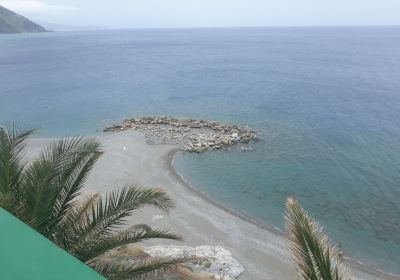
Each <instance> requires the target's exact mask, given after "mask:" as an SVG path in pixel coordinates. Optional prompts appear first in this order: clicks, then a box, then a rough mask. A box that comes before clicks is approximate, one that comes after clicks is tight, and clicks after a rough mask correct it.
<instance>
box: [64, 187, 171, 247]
mask: <svg viewBox="0 0 400 280" xmlns="http://www.w3.org/2000/svg"><path fill="white" fill-rule="evenodd" d="M144 206H153V207H156V208H159V209H162V210H166V211H167V210H169V209H171V208H172V207H173V206H174V204H173V202H172V200H171V199H170V198H169V197H168V196H167V195H166V193H165V192H163V191H161V190H156V189H144V188H139V187H136V186H132V187H125V188H122V189H121V190H118V191H114V192H111V193H110V194H108V195H107V196H106V197H105V198H101V197H100V198H99V199H98V201H97V203H96V204H93V205H92V207H91V209H90V211H89V213H87V214H86V215H85V216H84V217H83V219H82V220H81V222H80V223H79V224H78V226H77V227H75V228H78V231H77V232H74V234H75V235H76V236H77V238H78V239H77V241H78V240H90V239H93V238H100V237H101V236H103V235H108V234H110V233H112V232H113V231H114V230H115V229H116V228H118V227H120V226H121V225H123V224H124V223H125V222H126V220H125V219H126V217H128V216H130V215H131V214H132V212H133V211H134V210H136V209H138V208H141V207H144ZM67 223H68V224H70V222H69V221H67ZM68 227H69V228H73V227H70V226H67V227H66V228H68Z"/></svg>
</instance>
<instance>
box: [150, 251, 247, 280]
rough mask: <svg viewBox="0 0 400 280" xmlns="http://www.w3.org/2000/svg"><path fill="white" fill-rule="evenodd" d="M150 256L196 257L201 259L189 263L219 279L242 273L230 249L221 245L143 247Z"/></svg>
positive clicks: (226, 279) (197, 269)
mask: <svg viewBox="0 0 400 280" xmlns="http://www.w3.org/2000/svg"><path fill="white" fill-rule="evenodd" d="M144 251H145V252H146V253H147V254H149V255H150V256H152V257H198V258H202V259H203V261H201V262H199V263H198V264H193V265H190V267H191V268H192V269H193V270H194V271H196V272H200V273H202V274H204V275H205V276H208V277H210V276H211V277H213V278H215V279H221V280H232V279H236V278H238V277H239V276H240V274H242V273H243V271H244V268H243V266H242V265H241V264H240V263H239V262H238V261H237V260H236V259H234V258H233V257H232V254H231V252H230V251H228V250H226V249H225V248H223V247H221V246H215V247H214V246H197V247H188V246H152V247H147V248H144Z"/></svg>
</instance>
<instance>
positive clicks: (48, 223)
mask: <svg viewBox="0 0 400 280" xmlns="http://www.w3.org/2000/svg"><path fill="white" fill-rule="evenodd" d="M33 132H34V130H27V131H18V130H17V129H16V128H12V129H3V128H0V206H1V207H3V208H4V209H6V210H7V211H9V212H10V213H12V214H13V215H15V216H17V217H18V218H20V219H21V220H22V221H24V222H25V223H27V224H29V225H30V226H31V227H32V228H34V229H35V230H37V231H38V232H40V233H41V234H43V235H44V236H45V237H47V238H48V239H50V240H51V241H53V242H54V243H56V244H57V245H58V246H60V247H61V248H63V249H64V250H66V251H68V252H69V253H70V254H72V255H74V256H75V257H76V258H78V259H79V260H81V261H82V262H85V263H87V264H88V265H89V266H91V267H93V268H94V269H95V270H97V271H98V272H100V273H101V274H103V275H104V276H105V277H107V278H109V279H128V278H129V279H144V278H145V277H148V275H154V273H155V272H157V271H160V270H164V269H166V268H171V267H172V266H174V265H176V264H177V263H181V262H183V260H182V259H148V260H140V261H138V262H136V263H134V264H132V263H129V264H128V263H106V262H104V261H103V260H102V256H104V255H106V254H107V253H109V252H110V251H112V250H114V249H116V248H118V247H120V246H123V245H127V244H133V243H138V242H141V241H144V240H148V239H155V238H162V239H171V240H179V239H180V237H179V236H177V235H175V234H173V233H171V232H168V231H161V230H157V229H152V228H150V227H149V226H147V225H135V226H132V227H129V228H126V227H124V225H125V222H126V220H125V219H126V218H127V217H128V216H130V215H132V214H133V212H134V211H135V210H137V209H139V208H141V207H144V206H152V207H156V208H158V209H161V210H165V211H168V210H170V209H171V208H172V207H173V206H174V204H173V202H172V200H171V199H170V198H169V197H168V196H167V195H166V193H165V192H163V191H162V190H158V189H146V188H141V187H137V186H131V187H125V188H122V189H121V190H118V191H113V192H111V193H109V194H107V195H105V196H100V195H98V194H96V195H92V196H89V197H87V198H85V199H81V200H79V199H78V198H79V196H80V195H81V191H82V188H83V187H84V184H85V182H86V180H87V177H88V175H89V173H90V171H91V170H92V168H93V167H94V165H95V163H96V162H97V160H98V159H99V158H100V157H101V155H102V152H101V150H100V145H99V143H98V142H97V141H95V140H94V139H84V138H80V137H76V138H68V139H62V140H59V141H56V142H54V143H52V144H50V145H48V146H47V147H46V148H45V149H44V150H43V152H42V153H41V154H40V155H39V157H37V158H36V159H35V160H33V161H32V162H29V163H26V162H25V161H24V159H23V157H24V149H25V143H26V140H27V138H28V137H29V136H30V135H32V133H33Z"/></svg>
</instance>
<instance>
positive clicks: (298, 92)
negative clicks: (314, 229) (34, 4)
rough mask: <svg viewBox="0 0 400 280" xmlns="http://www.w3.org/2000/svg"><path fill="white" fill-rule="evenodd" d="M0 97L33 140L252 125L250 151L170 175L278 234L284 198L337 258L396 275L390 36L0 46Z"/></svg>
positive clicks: (395, 43)
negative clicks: (134, 123)
mask: <svg viewBox="0 0 400 280" xmlns="http://www.w3.org/2000/svg"><path fill="white" fill-rule="evenodd" d="M0 97H1V102H0V123H3V124H10V123H17V124H21V125H24V126H34V127H39V128H41V135H43V136H61V135H72V134H93V133H95V132H96V129H101V128H103V127H104V126H105V125H106V124H109V123H111V122H117V121H120V120H121V119H123V118H124V117H131V116H140V115H147V114H149V115H174V116H177V117H192V118H206V119H210V120H219V121H226V122H234V123H240V124H245V125H250V126H251V127H253V128H254V129H256V130H258V131H259V132H260V133H261V139H260V141H258V142H257V143H254V144H252V145H251V146H252V148H253V150H251V151H247V152H243V151H241V149H232V150H230V151H225V152H222V151H219V152H215V153H206V154H202V155H183V156H179V157H178V158H177V159H176V166H177V168H178V170H179V171H180V172H182V173H183V174H184V175H185V177H186V178H188V179H189V181H190V182H191V183H192V184H193V185H194V186H196V187H197V188H199V189H200V190H201V191H203V192H205V193H207V194H208V195H209V196H211V197H212V198H214V199H216V200H218V201H219V202H221V203H223V204H224V205H226V206H228V207H231V208H233V209H235V210H236V211H238V212H241V213H245V214H247V215H248V216H250V217H252V218H254V219H256V220H258V221H259V222H260V223H265V224H268V225H273V226H277V227H281V228H282V226H283V218H282V214H283V204H284V200H285V197H286V196H287V195H289V194H291V195H295V196H297V197H298V198H299V199H300V201H301V203H302V204H303V206H304V207H305V208H306V209H307V210H309V212H310V213H311V214H312V215H313V216H315V217H316V218H317V219H318V220H319V221H320V222H321V223H322V224H324V225H325V226H326V229H327V230H328V231H329V232H330V234H331V236H332V237H333V238H334V239H335V240H337V241H341V244H342V247H343V248H344V249H345V251H346V253H347V254H348V255H350V256H351V257H355V258H358V259H361V260H363V261H365V262H368V263H370V264H372V265H375V266H377V267H380V268H383V269H386V270H388V271H391V272H396V273H400V267H399V265H398V264H399V263H400V204H399V203H398V201H399V199H400V184H399V182H400V124H399V120H400V28H393V27H392V28H389V27H387V28H259V29H256V28H255V29H214V30H213V29H185V30H123V31H122V30H121V31H91V32H75V33H73V32H60V33H45V34H28V35H2V36H0Z"/></svg>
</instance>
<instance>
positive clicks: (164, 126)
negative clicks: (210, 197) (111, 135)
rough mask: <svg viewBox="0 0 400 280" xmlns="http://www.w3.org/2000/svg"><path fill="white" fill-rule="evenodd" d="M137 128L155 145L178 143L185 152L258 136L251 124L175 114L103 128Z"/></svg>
mask: <svg viewBox="0 0 400 280" xmlns="http://www.w3.org/2000/svg"><path fill="white" fill-rule="evenodd" d="M127 129H135V130H137V131H139V132H142V133H144V134H145V136H146V138H147V139H148V141H150V142H151V143H154V144H177V145H180V146H181V147H182V148H183V149H184V150H185V151H188V152H196V153H203V152H206V151H208V150H216V149H222V148H225V147H228V146H232V145H236V144H247V143H249V142H250V141H253V140H256V139H257V133H256V132H255V131H253V130H251V129H250V128H248V127H243V126H238V125H230V124H223V123H220V122H211V121H207V120H195V119H177V118H173V117H141V118H132V119H125V120H124V122H123V123H122V124H114V125H111V126H108V127H106V128H105V129H104V130H103V131H104V132H108V131H124V130H127Z"/></svg>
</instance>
